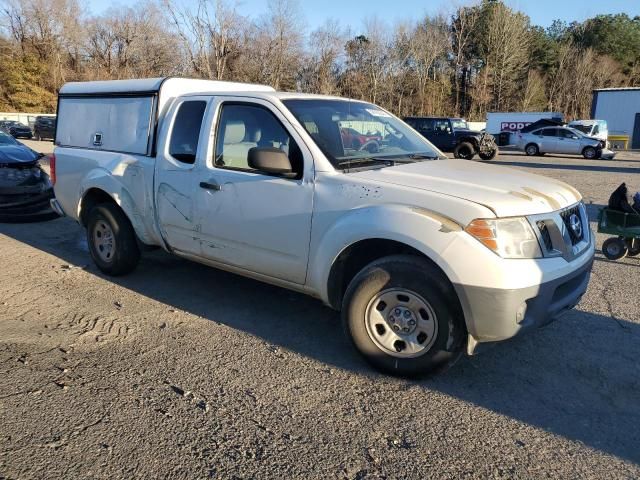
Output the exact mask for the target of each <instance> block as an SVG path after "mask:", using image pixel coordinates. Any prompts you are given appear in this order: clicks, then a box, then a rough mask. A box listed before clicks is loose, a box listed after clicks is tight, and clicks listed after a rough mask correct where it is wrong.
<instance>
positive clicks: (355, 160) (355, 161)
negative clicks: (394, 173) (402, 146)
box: [338, 157, 394, 167]
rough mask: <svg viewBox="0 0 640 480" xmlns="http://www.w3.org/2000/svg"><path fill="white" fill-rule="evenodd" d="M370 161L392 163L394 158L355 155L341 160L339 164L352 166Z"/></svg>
mask: <svg viewBox="0 0 640 480" xmlns="http://www.w3.org/2000/svg"><path fill="white" fill-rule="evenodd" d="M369 162H379V163H384V164H388V165H392V164H393V162H394V160H392V159H390V158H381V157H354V158H350V159H349V160H341V161H339V162H338V166H339V167H341V166H343V165H347V166H348V167H350V166H351V165H354V164H355V165H357V164H360V163H369Z"/></svg>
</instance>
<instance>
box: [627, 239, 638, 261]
mask: <svg viewBox="0 0 640 480" xmlns="http://www.w3.org/2000/svg"><path fill="white" fill-rule="evenodd" d="M638 255H640V238H632V239H630V240H627V256H629V257H637V256H638Z"/></svg>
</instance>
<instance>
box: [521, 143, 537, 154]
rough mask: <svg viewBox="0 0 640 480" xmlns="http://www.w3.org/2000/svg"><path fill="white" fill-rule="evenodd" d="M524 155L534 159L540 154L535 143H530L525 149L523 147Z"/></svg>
mask: <svg viewBox="0 0 640 480" xmlns="http://www.w3.org/2000/svg"><path fill="white" fill-rule="evenodd" d="M524 153H526V154H527V155H529V156H530V157H535V156H536V155H539V154H540V149H539V148H538V146H537V145H536V144H535V143H530V144H529V145H527V146H526V147H524Z"/></svg>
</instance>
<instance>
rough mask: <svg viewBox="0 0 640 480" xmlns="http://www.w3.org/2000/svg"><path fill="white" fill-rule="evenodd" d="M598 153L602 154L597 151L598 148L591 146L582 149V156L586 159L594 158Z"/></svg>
mask: <svg viewBox="0 0 640 480" xmlns="http://www.w3.org/2000/svg"><path fill="white" fill-rule="evenodd" d="M600 155H602V152H600V153H598V149H596V148H593V147H585V149H584V150H582V156H583V157H584V158H586V159H587V160H595V159H596V158H598V157H599V156H600Z"/></svg>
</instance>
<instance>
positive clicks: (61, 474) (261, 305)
mask: <svg viewBox="0 0 640 480" xmlns="http://www.w3.org/2000/svg"><path fill="white" fill-rule="evenodd" d="M495 162H496V163H502V164H505V165H509V166H512V167H515V168H522V169H524V170H528V171H533V172H536V173H540V174H543V175H548V176H551V177H554V178H557V179H560V180H564V181H567V182H569V183H571V184H572V185H574V186H576V187H577V188H578V189H579V190H580V191H581V192H582V193H583V195H584V197H585V200H586V202H587V204H592V205H591V207H590V214H591V217H592V220H595V216H596V214H597V208H598V207H599V206H602V205H603V204H605V203H606V200H607V198H608V195H609V193H610V192H611V191H612V190H613V189H614V188H615V187H616V186H617V185H618V184H619V183H621V182H622V181H626V182H627V183H628V185H629V186H630V188H632V189H640V156H638V157H634V156H633V155H626V156H625V157H624V159H623V160H616V161H587V160H584V159H581V158H573V159H565V158H560V157H551V156H545V157H540V158H533V159H530V158H526V157H524V156H521V155H515V154H514V155H503V156H501V157H500V159H498V160H496V161H495ZM592 226H593V227H595V225H594V224H592ZM603 240H604V237H603V236H600V235H598V245H601V244H602V241H603ZM639 284H640V260H639V259H638V258H630V259H624V260H622V261H618V262H609V261H607V260H606V259H604V258H603V256H602V255H601V254H600V252H598V254H597V258H596V262H595V266H594V275H593V277H592V281H591V284H590V286H589V290H588V293H587V295H585V297H584V299H583V301H582V303H581V304H580V305H579V306H578V307H577V309H576V310H574V311H572V312H570V313H568V314H567V315H565V316H564V317H563V318H562V319H561V320H559V321H557V322H554V323H552V324H550V325H549V326H547V327H545V328H543V329H540V330H538V331H535V332H532V333H531V334H529V335H526V336H524V337H522V338H517V339H514V340H512V341H509V342H506V343H504V344H502V345H499V346H497V347H495V348H493V349H491V350H489V351H487V352H485V353H483V354H481V355H478V356H475V357H473V358H465V359H462V360H461V361H460V362H458V364H456V365H455V366H454V367H453V368H452V369H451V370H450V371H448V372H447V373H445V374H443V375H440V376H436V377H432V378H429V379H426V380H423V381H407V380H400V379H395V378H391V377H386V376H382V375H379V374H377V373H375V372H373V371H371V370H370V369H369V368H368V367H367V366H366V365H365V364H364V363H363V362H362V361H361V360H360V358H359V357H358V356H357V354H356V353H355V352H354V350H353V349H352V348H351V346H350V345H349V343H348V342H347V340H346V339H345V338H344V337H343V334H342V331H341V328H340V324H339V318H338V315H337V314H336V313H335V312H333V311H331V310H329V309H328V308H326V307H323V306H322V305H321V304H320V303H319V302H318V301H316V300H313V299H311V298H307V297H304V296H302V295H298V294H295V293H291V292H288V291H286V290H281V289H278V288H276V287H271V286H268V285H264V284H261V283H258V282H255V281H252V280H248V279H244V278H242V277H238V276H235V275H232V274H228V273H224V272H220V271H217V270H214V269H211V268H207V267H204V266H201V265H197V264H194V263H190V262H187V261H184V260H181V259H178V258H176V257H172V256H169V255H167V254H165V253H163V252H161V251H156V252H152V253H149V254H145V256H144V259H143V261H142V262H141V264H140V267H139V268H138V270H137V271H136V272H134V273H133V274H131V275H129V276H127V277H124V278H117V279H112V278H107V277H105V276H104V275H102V274H101V273H99V271H98V270H97V269H96V267H95V266H94V265H93V264H92V263H91V261H90V259H89V254H88V251H87V246H86V242H85V240H84V234H83V231H82V230H81V229H80V227H79V226H77V225H76V224H75V223H73V222H72V221H70V220H68V219H58V220H54V221H51V222H47V223H41V224H30V225H0V479H1V478H80V477H83V478H84V477H90V478H132V477H136V478H185V479H187V478H189V479H191V478H323V479H324V478H353V479H364V478H371V479H373V478H439V479H447V478H451V479H454V478H594V479H601V478H620V479H623V478H626V479H628V478H640V428H639V425H640V362H638V352H639V351H640V348H639V347H640V314H639V311H640V308H639V302H638V295H639V293H638V285H639Z"/></svg>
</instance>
